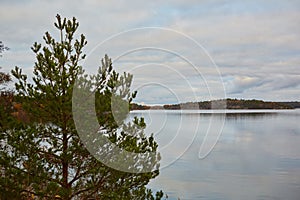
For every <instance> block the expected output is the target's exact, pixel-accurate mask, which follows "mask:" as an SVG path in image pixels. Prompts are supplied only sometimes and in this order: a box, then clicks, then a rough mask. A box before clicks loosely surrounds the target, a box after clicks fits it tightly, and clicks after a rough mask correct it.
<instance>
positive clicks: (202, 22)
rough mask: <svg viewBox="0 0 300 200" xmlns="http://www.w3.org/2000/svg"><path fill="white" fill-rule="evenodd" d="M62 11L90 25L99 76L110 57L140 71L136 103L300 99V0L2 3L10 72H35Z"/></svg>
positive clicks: (91, 62)
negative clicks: (38, 46)
mask: <svg viewBox="0 0 300 200" xmlns="http://www.w3.org/2000/svg"><path fill="white" fill-rule="evenodd" d="M56 14H60V15H61V16H62V17H68V18H70V17H73V16H75V17H76V18H77V19H78V21H79V22H80V27H79V30H78V33H83V34H84V35H86V37H87V40H88V45H87V47H86V49H85V53H86V54H87V55H88V56H87V59H86V61H85V63H83V66H84V68H85V69H86V70H87V71H88V72H89V73H93V72H95V70H96V67H97V66H98V65H100V59H101V57H103V56H104V54H105V53H107V54H108V55H109V56H110V57H112V59H113V61H114V66H115V68H116V69H117V70H118V71H119V72H122V71H128V72H130V73H132V74H133V75H134V80H133V89H135V90H138V96H137V99H136V100H135V101H136V102H139V103H146V104H166V103H177V102H186V101H200V100H207V99H216V98H225V97H226V98H227V97H228V98H244V99H254V98H255V99H263V100H280V101H282V100H300V93H299V91H300V68H299V67H300V1H299V0H298V1H296V0H294V1H293V0H291V1H288V0H286V1H279V0H278V1H277V0H264V1H258V0H252V1H250V0H249V1H237V0H228V1H223V0H185V1H183V0H180V1H179V0H174V1H138V0H134V1H100V0H90V1H77V0H68V1H59V0H52V1H38V0H28V1H21V0H15V1H11V0H0V26H1V32H0V40H1V41H3V42H4V44H5V45H7V46H8V47H10V50H9V51H7V52H5V53H4V54H3V57H2V58H0V62H1V63H0V66H2V70H4V71H6V72H9V71H10V70H11V69H12V68H14V66H16V65H17V66H19V67H22V68H23V70H24V71H25V72H26V73H28V74H30V73H31V71H32V69H33V64H34V62H35V57H34V54H33V53H32V52H31V50H30V47H31V46H32V44H33V43H34V42H35V41H37V42H42V36H43V35H44V33H45V32H46V31H49V32H50V33H51V34H53V35H54V36H57V31H56V30H55V28H54V26H53V23H54V22H55V16H56Z"/></svg>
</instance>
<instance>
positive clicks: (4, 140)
mask: <svg viewBox="0 0 300 200" xmlns="http://www.w3.org/2000/svg"><path fill="white" fill-rule="evenodd" d="M56 18H57V22H56V23H55V24H54V25H55V27H56V28H57V29H58V30H59V39H58V41H56V40H55V39H54V37H53V36H52V35H51V34H50V33H48V32H46V33H45V36H44V37H43V39H44V41H45V45H44V46H43V47H42V44H39V43H34V45H33V47H32V50H33V52H34V53H35V54H36V62H35V66H34V71H33V74H34V76H33V79H32V81H28V80H27V75H25V74H23V72H22V69H21V68H18V67H16V68H15V69H14V70H13V71H12V74H13V76H14V77H15V78H16V79H17V80H18V82H17V83H16V96H17V100H18V101H19V102H17V103H20V104H21V109H22V111H23V112H24V113H25V118H23V119H22V120H21V122H19V123H16V124H17V125H14V126H13V127H11V128H9V129H3V130H1V138H0V139H1V152H0V153H1V155H0V163H1V180H0V190H1V193H2V194H1V195H2V196H1V199H34V198H37V199H64V200H69V199H153V200H154V199H161V198H162V196H163V193H162V192H161V191H160V192H157V193H156V194H155V195H154V194H153V192H152V191H151V190H150V189H147V188H146V185H147V184H148V182H149V181H150V180H151V179H153V178H155V177H156V176H157V175H158V174H159V170H158V167H159V163H158V162H159V160H160V156H159V153H158V152H157V143H156V142H155V141H154V138H153V136H149V137H147V136H145V134H144V132H143V130H144V128H145V123H144V121H143V119H138V118H135V119H134V120H133V121H132V122H129V123H124V119H125V118H126V116H127V114H128V110H129V109H128V107H129V104H130V102H131V100H132V98H134V97H135V92H133V93H131V92H130V84H131V81H132V75H130V74H127V73H124V74H123V75H120V74H119V73H117V72H116V71H115V70H113V67H112V61H111V59H110V58H109V57H108V56H105V57H104V59H102V65H101V66H100V67H99V70H98V74H96V75H94V76H87V75H85V73H84V71H83V70H82V67H81V66H80V63H81V62H82V60H83V59H84V58H85V54H83V48H84V46H85V45H86V44H87V42H86V39H85V36H84V35H80V37H79V38H78V39H74V37H75V32H76V30H77V28H78V26H79V23H78V22H77V20H76V19H75V18H73V19H71V20H67V19H66V18H64V19H62V18H61V17H60V16H59V15H57V17H56ZM76 80H80V81H79V84H77V85H76V84H75V83H76ZM75 85H76V88H79V90H78V91H81V90H82V89H85V90H83V91H89V92H91V91H92V92H93V94H94V96H95V108H96V116H97V122H98V125H99V127H100V129H99V130H97V131H96V132H93V133H91V132H90V130H88V129H87V130H80V131H86V135H87V137H86V138H89V136H91V135H93V134H94V136H95V135H96V136H97V135H101V133H102V136H101V137H103V136H105V137H106V138H107V140H108V141H110V143H112V144H114V145H116V146H117V147H118V148H120V149H123V150H126V151H131V152H135V153H144V154H143V155H144V157H142V158H143V159H144V160H143V161H142V160H139V159H140V158H135V160H133V161H134V163H133V164H134V165H133V166H132V167H135V166H144V167H148V168H149V169H151V170H148V171H142V169H141V171H140V172H142V173H132V172H130V170H129V171H126V170H125V171H122V170H119V169H115V168H113V167H111V166H107V165H106V164H104V163H103V162H100V161H99V160H98V159H97V157H95V154H94V155H93V154H91V153H90V152H91V149H89V151H88V150H87V148H86V147H87V144H86V142H87V141H82V139H81V138H80V137H79V134H78V127H76V126H75V122H74V115H73V114H74V110H72V106H73V108H74V105H72V104H74V99H72V95H73V90H74V89H75ZM82 94H84V93H82ZM72 100H73V103H72ZM75 102H77V103H80V102H78V101H75ZM112 104H114V105H113V106H112ZM124 105H125V106H124ZM112 107H115V108H116V112H115V113H118V114H117V116H116V115H115V114H114V110H113V109H112ZM82 108H85V107H84V105H83V106H82ZM84 112H86V111H84ZM85 119H86V118H85V117H83V118H82V120H83V121H84V120H85ZM89 123H90V122H89V121H86V124H85V125H87V126H88V125H89ZM79 128H80V127H79ZM93 145H94V146H93V147H94V148H95V149H97V150H98V152H97V153H99V149H102V150H101V152H100V154H101V153H102V155H103V154H109V153H110V150H109V149H103V148H102V147H103V146H97V145H99V144H98V143H97V142H95V143H93ZM100 145H103V144H102V143H101V144H100ZM150 154H151V155H152V156H149V155H150ZM145 155H146V157H145ZM147 155H148V157H147ZM153 155H155V156H154V157H153ZM112 158H113V157H110V159H112ZM150 158H151V160H149V159H150ZM122 159H124V161H126V159H129V158H128V157H122ZM145 160H146V161H147V162H145ZM118 162H119V163H120V162H121V160H118ZM145 163H148V164H145Z"/></svg>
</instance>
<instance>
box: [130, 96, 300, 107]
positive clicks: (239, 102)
mask: <svg viewBox="0 0 300 200" xmlns="http://www.w3.org/2000/svg"><path fill="white" fill-rule="evenodd" d="M218 105H220V106H218ZM216 108H226V109H295V108H300V102H298V101H291V102H273V101H262V100H256V99H251V100H245V99H230V98H228V99H220V100H212V101H201V102H187V103H179V104H167V105H163V106H148V105H140V104H136V103H132V104H131V110H149V109H155V110H157V109H166V110H210V109H216Z"/></svg>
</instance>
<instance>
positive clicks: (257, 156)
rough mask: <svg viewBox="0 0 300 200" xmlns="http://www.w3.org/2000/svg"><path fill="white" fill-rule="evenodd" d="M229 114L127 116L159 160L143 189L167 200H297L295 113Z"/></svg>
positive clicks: (299, 146)
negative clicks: (155, 147)
mask: <svg viewBox="0 0 300 200" xmlns="http://www.w3.org/2000/svg"><path fill="white" fill-rule="evenodd" d="M230 112H231V113H227V114H224V111H198V110H197V111H178V110H177V111H164V110H152V111H133V112H131V113H130V117H133V116H139V117H141V116H143V117H144V118H145V121H146V123H147V129H146V133H147V134H150V133H154V135H155V139H156V141H157V142H158V144H159V151H160V152H161V154H162V161H161V166H162V167H161V170H160V175H159V176H158V177H157V178H156V179H154V180H153V181H151V182H150V184H149V185H148V186H149V187H150V188H152V189H154V190H160V189H162V190H163V191H164V192H165V193H166V194H167V195H168V196H169V199H178V198H180V199H211V200H217V199H222V200H226V199H238V200H240V199H243V200H248V199H249V200H250V199H251V200H253V199H259V200H263V199H264V200H265V199H266V200H269V199H286V200H292V199H295V200H299V199H300V120H299V119H300V110H288V111H276V110H275V111H274V110H258V111H249V110H248V111H247V110H239V111H236V110H235V111H230ZM204 140H205V142H204V143H203V141H204ZM216 142H217V143H216ZM215 143H216V144H215ZM210 149H212V151H210Z"/></svg>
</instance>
